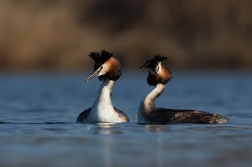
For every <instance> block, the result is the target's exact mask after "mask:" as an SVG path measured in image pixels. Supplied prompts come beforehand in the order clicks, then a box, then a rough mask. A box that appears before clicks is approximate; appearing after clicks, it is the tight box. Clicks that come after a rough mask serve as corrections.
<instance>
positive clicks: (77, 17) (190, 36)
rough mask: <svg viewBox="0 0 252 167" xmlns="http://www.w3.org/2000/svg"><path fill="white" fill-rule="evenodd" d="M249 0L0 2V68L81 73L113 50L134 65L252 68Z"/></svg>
mask: <svg viewBox="0 0 252 167" xmlns="http://www.w3.org/2000/svg"><path fill="white" fill-rule="evenodd" d="M251 6H252V1H251V0H211V1H206V0H205V1H203V0H145V1H135V0H120V1H118V0H106V1H104V0H85V1H83V0H71V1H69V0H22V1H20V0H0V71H33V70H34V71H36V70H59V71H79V70H83V69H86V68H90V67H91V66H93V62H92V60H91V59H90V58H89V57H88V54H89V53H90V52H91V51H100V50H101V49H105V50H108V51H110V52H113V53H114V55H115V57H117V58H118V59H119V60H120V61H121V62H122V64H123V66H124V67H125V68H128V69H130V68H131V69H136V68H137V67H139V66H140V65H141V64H142V62H143V61H145V60H146V59H147V58H150V57H152V56H153V55H155V54H161V55H163V56H168V57H169V60H168V61H167V62H166V64H167V65H169V67H171V68H177V69H189V68H190V69H243V70H250V69H251V68H252V66H251V64H252V56H251V54H252V47H251V46H252V10H251Z"/></svg>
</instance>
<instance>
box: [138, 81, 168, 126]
mask: <svg viewBox="0 0 252 167" xmlns="http://www.w3.org/2000/svg"><path fill="white" fill-rule="evenodd" d="M164 89H165V85H164V84H161V83H159V84H157V85H156V86H155V88H154V89H153V90H152V91H151V92H150V93H149V94H148V95H147V96H146V97H145V98H144V99H143V100H142V101H141V103H140V105H139V109H138V113H137V118H138V122H140V123H146V121H145V118H144V115H145V114H144V113H146V112H151V111H153V109H155V108H156V107H155V104H154V102H155V101H156V99H157V98H158V97H159V96H160V95H161V93H162V92H163V90H164Z"/></svg>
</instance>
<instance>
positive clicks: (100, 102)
mask: <svg viewBox="0 0 252 167" xmlns="http://www.w3.org/2000/svg"><path fill="white" fill-rule="evenodd" d="M114 83H115V81H112V80H109V79H105V80H104V81H103V82H102V84H101V87H100V90H99V92H98V95H97V98H96V100H95V101H94V104H93V106H92V109H91V112H90V116H89V118H88V119H89V120H88V122H90V123H97V122H118V114H117V113H116V111H115V110H114V107H113V105H112V101H111V92H112V90H113V86H114Z"/></svg>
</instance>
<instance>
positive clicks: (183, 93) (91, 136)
mask: <svg viewBox="0 0 252 167" xmlns="http://www.w3.org/2000/svg"><path fill="white" fill-rule="evenodd" d="M132 73H133V74H134V75H132ZM130 74H131V75H130ZM146 75H147V72H146V71H144V72H143V73H136V72H135V71H134V72H125V73H124V74H123V75H122V77H121V78H120V79H119V80H118V81H117V82H116V85H115V87H114V92H113V104H114V106H115V107H117V108H119V109H121V110H123V111H124V112H125V113H126V114H127V115H128V116H129V118H130V121H131V122H130V123H125V124H77V123H75V121H76V118H77V116H78V114H79V113H80V112H82V111H83V110H84V109H87V108H89V107H90V106H91V105H92V103H93V101H94V99H95V98H96V95H97V91H98V89H99V86H100V82H99V81H98V79H97V78H96V79H94V80H92V81H90V82H88V83H86V82H85V78H86V77H87V76H88V73H86V74H59V73H47V74H45V73H42V74H10V73H2V74H0V114H1V117H0V149H1V153H0V166H25V167H27V166H60V167H62V166H63V167H64V166H106V167H110V166H125V167H126V166H127V167H128V166H140V165H141V166H147V167H148V166H158V167H165V166H195V165H197V166H209V167H212V166H222V167H223V166H228V167H233V166H239V167H240V166H251V165H252V144H251V141H252V103H251V102H252V96H251V95H252V87H251V83H252V74H251V73H245V72H222V73H219V72H218V73H217V72H201V73H199V72H177V73H173V75H174V78H173V80H172V81H171V82H170V83H168V85H167V87H166V90H165V91H164V93H163V94H162V95H161V96H160V98H159V99H158V100H157V102H156V105H157V106H160V107H166V108H167V107H169V108H180V109H199V110H205V111H209V112H215V113H219V114H221V115H224V116H226V117H228V118H229V119H230V120H229V122H228V123H227V124H223V125H197V124H176V125H140V124H137V122H136V112H137V109H138V105H139V103H140V101H141V100H142V98H143V97H144V96H145V95H146V94H147V93H148V92H149V91H150V90H151V89H152V87H151V86H148V85H147V83H146V77H147V76H146Z"/></svg>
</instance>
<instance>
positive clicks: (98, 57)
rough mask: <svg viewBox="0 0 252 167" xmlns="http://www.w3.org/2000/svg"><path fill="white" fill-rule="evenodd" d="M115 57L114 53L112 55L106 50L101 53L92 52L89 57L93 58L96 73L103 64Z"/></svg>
mask: <svg viewBox="0 0 252 167" xmlns="http://www.w3.org/2000/svg"><path fill="white" fill-rule="evenodd" d="M112 56H113V53H110V52H108V51H106V50H101V53H100V52H91V53H90V54H89V57H91V58H92V59H93V60H94V61H95V66H94V71H95V70H96V69H97V68H99V67H100V66H101V65H102V64H104V63H105V62H106V61H107V60H108V59H110V58H111V57H112Z"/></svg>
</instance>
